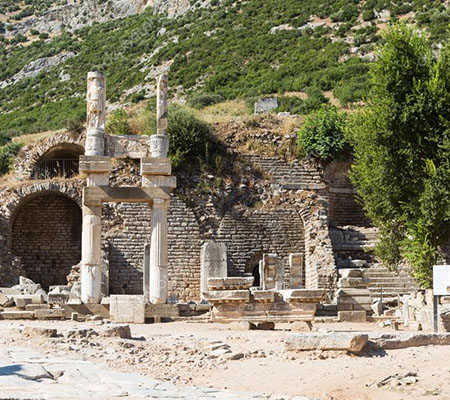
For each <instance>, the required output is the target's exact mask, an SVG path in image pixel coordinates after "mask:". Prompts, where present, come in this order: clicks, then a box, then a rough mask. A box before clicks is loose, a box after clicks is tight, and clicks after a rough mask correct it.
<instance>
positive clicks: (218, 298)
mask: <svg viewBox="0 0 450 400" xmlns="http://www.w3.org/2000/svg"><path fill="white" fill-rule="evenodd" d="M205 300H207V301H209V302H211V303H215V302H228V301H230V302H232V301H233V302H248V301H250V291H249V290H210V291H209V292H206V293H205Z"/></svg>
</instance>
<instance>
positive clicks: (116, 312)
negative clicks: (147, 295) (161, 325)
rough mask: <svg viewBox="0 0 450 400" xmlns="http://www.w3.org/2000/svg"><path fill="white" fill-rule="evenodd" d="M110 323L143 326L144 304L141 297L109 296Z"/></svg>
mask: <svg viewBox="0 0 450 400" xmlns="http://www.w3.org/2000/svg"><path fill="white" fill-rule="evenodd" d="M110 314H111V321H114V322H124V323H134V324H143V323H144V322H145V304H144V298H143V296H138V295H111V296H110Z"/></svg>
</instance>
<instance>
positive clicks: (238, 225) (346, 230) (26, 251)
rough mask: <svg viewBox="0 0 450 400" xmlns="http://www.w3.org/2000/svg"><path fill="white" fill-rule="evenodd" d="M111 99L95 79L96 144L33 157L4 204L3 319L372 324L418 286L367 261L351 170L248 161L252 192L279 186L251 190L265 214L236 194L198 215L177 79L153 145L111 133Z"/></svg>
mask: <svg viewBox="0 0 450 400" xmlns="http://www.w3.org/2000/svg"><path fill="white" fill-rule="evenodd" d="M106 87H107V85H106V79H105V76H104V75H103V74H102V73H100V72H90V73H89V74H88V77H87V97H86V100H87V129H86V133H85V134H73V133H70V132H67V133H58V134H56V135H54V136H50V137H48V138H45V139H42V140H39V141H38V142H37V143H35V144H33V145H30V146H29V147H26V148H24V149H23V151H22V152H21V153H20V155H19V157H18V160H17V163H16V165H15V170H16V174H15V179H16V181H17V182H16V184H15V185H14V186H8V187H4V188H3V189H2V191H1V193H0V197H1V200H2V203H1V204H2V205H1V207H0V236H1V246H0V278H1V280H2V286H3V287H4V288H2V289H1V293H2V296H4V298H2V303H1V304H0V306H2V307H6V306H16V307H17V308H18V309H15V310H9V311H8V310H7V311H6V312H13V314H14V313H17V312H19V314H14V315H15V316H19V317H25V318H34V317H37V315H41V316H45V317H46V318H50V317H55V318H63V317H70V316H71V315H72V313H78V314H79V315H83V314H97V315H100V316H103V317H105V318H109V317H110V318H111V319H112V320H115V321H118V322H139V323H143V322H145V321H148V320H153V321H160V320H164V319H169V318H170V319H174V318H178V317H179V316H180V315H188V316H193V315H199V314H201V313H205V312H208V311H211V318H212V319H213V320H215V321H221V322H231V321H247V322H249V321H254V323H257V324H265V323H266V324H267V323H268V324H269V325H270V324H271V323H275V322H280V321H285V322H286V321H291V322H292V321H305V322H308V324H309V323H310V322H311V321H312V320H313V318H314V316H317V315H322V316H327V315H336V316H337V315H338V314H339V319H341V320H350V321H356V320H357V321H364V320H366V318H367V317H368V316H371V315H372V314H373V313H375V311H374V305H373V304H372V303H373V302H375V301H377V300H379V299H380V297H383V296H384V299H385V303H386V304H387V303H389V301H391V300H392V299H394V300H395V298H396V296H398V295H403V294H407V293H409V292H410V290H411V289H412V288H414V287H415V284H414V282H413V280H412V279H411V278H410V277H409V275H408V274H407V272H406V271H405V272H404V273H403V272H402V273H401V274H400V275H393V273H390V272H388V271H387V270H385V269H384V268H381V267H380V266H379V265H377V264H376V262H375V260H374V259H373V257H372V256H371V255H370V252H369V253H368V252H367V251H366V250H367V249H370V248H371V247H372V246H373V243H374V241H375V240H376V237H377V231H376V229H375V228H373V227H371V226H370V224H369V222H368V220H367V218H366V217H365V215H364V213H363V211H362V210H361V208H360V206H359V205H358V204H357V202H356V199H355V192H354V189H353V187H352V185H351V183H350V181H349V179H348V176H347V171H348V169H349V167H350V164H349V162H338V161H333V162H332V163H330V164H328V165H327V166H325V168H324V167H323V166H320V165H318V164H316V163H314V162H313V161H312V160H309V159H304V160H300V161H299V160H297V161H293V162H286V161H283V160H281V159H278V158H276V157H269V156H263V155H255V154H252V155H247V154H245V155H242V157H241V158H240V159H239V161H236V162H239V163H245V164H242V166H241V171H242V174H243V175H242V181H243V182H248V181H249V179H254V178H251V177H252V176H254V175H251V174H252V168H255V170H256V169H257V170H258V171H262V172H263V173H264V174H266V175H267V176H270V184H267V185H266V186H264V185H262V184H261V183H260V182H258V181H255V182H252V186H255V187H257V188H258V194H257V196H259V197H258V198H259V199H260V201H261V202H262V203H263V204H264V205H265V206H264V207H259V208H258V207H251V206H247V205H245V206H243V204H246V203H250V202H249V201H247V197H248V196H253V200H252V201H253V202H254V196H255V194H254V193H251V192H250V189H249V187H248V186H246V185H245V184H241V185H240V188H239V190H241V192H239V193H234V191H236V190H237V189H236V188H233V187H231V186H230V187H229V188H228V187H227V188H226V190H225V193H224V194H223V197H224V198H226V201H224V202H222V204H220V202H219V201H217V200H214V199H212V198H210V199H209V200H205V201H203V200H201V201H200V200H196V201H197V203H196V201H194V200H193V199H190V197H189V196H190V195H189V192H188V190H187V188H185V187H180V185H178V188H177V179H176V178H175V176H172V175H171V174H172V168H171V161H170V159H169V158H168V150H169V136H168V104H169V102H168V77H167V76H166V75H162V76H160V77H159V78H158V79H157V85H156V87H157V93H156V96H157V121H156V124H157V132H156V134H155V135H152V136H114V135H108V134H106V120H107V118H106V117H107V115H106V113H107V107H106V99H107V95H106ZM262 140H267V139H266V138H262ZM249 171H250V172H249ZM246 174H247V175H246ZM230 193H233V194H232V195H229V194H230ZM246 196H247V197H246ZM242 199H244V201H241V200H242ZM224 204H225V205H226V206H224ZM20 277H22V278H20ZM25 277H26V278H25ZM19 278H20V282H19ZM25 282H27V283H25ZM18 283H19V285H18V286H14V285H17V284H18ZM33 285H34V286H33ZM11 286H12V287H15V289H11ZM47 293H48V294H47ZM20 296H29V297H25V298H22V297H20ZM376 311H380V310H378V309H376ZM380 312H381V313H384V312H385V310H384V309H381V311H380ZM36 313H37V314H36ZM375 314H376V313H375ZM5 315H6V316H5V317H6V318H8V315H7V314H5ZM11 315H12V314H11ZM14 315H13V317H14Z"/></svg>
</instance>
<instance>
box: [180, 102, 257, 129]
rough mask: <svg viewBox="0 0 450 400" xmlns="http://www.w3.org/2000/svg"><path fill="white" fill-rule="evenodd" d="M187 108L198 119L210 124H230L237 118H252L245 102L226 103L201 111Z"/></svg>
mask: <svg viewBox="0 0 450 400" xmlns="http://www.w3.org/2000/svg"><path fill="white" fill-rule="evenodd" d="M187 108H188V109H189V110H190V111H191V112H192V113H194V115H195V116H196V117H197V118H199V119H201V120H203V121H205V122H207V123H209V124H214V123H223V122H228V121H230V120H231V119H233V118H236V117H240V118H242V117H243V118H246V117H251V114H250V111H249V110H248V107H247V106H246V104H245V101H244V100H230V101H225V102H223V103H219V104H214V105H212V106H209V107H205V108H203V109H201V110H197V109H195V108H190V107H187Z"/></svg>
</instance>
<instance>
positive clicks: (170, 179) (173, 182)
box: [142, 175, 177, 189]
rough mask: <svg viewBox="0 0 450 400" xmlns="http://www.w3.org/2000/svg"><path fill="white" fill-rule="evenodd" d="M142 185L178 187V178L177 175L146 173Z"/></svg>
mask: <svg viewBox="0 0 450 400" xmlns="http://www.w3.org/2000/svg"><path fill="white" fill-rule="evenodd" d="M143 179H144V180H145V181H143V183H142V186H149V187H152V186H156V187H163V188H170V189H175V188H176V187H177V178H176V177H175V176H166V175H162V176H161V175H159V176H158V175H144V178H143Z"/></svg>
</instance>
